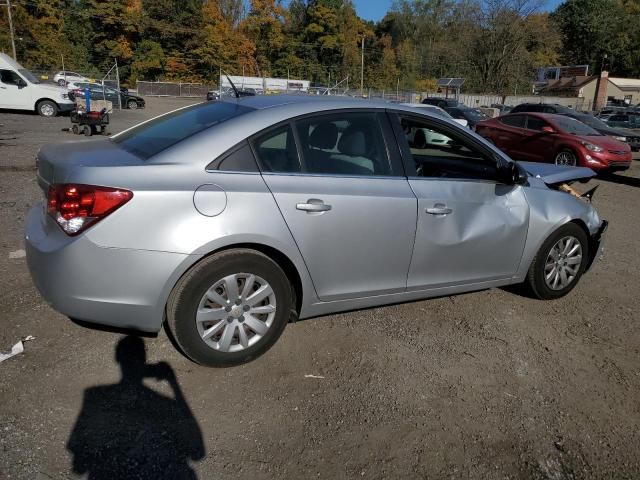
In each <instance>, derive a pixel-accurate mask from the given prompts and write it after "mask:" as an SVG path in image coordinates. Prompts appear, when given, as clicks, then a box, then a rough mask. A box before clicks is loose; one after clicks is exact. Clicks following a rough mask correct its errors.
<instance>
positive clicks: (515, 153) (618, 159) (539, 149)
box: [476, 113, 632, 171]
mask: <svg viewBox="0 0 640 480" xmlns="http://www.w3.org/2000/svg"><path fill="white" fill-rule="evenodd" d="M476 132H477V133H479V134H480V135H482V136H483V137H484V138H486V139H487V140H489V141H490V142H492V143H494V144H495V145H496V146H497V147H498V148H500V149H501V150H502V151H504V152H505V153H506V154H508V155H509V156H510V157H512V158H514V159H518V160H528V161H533V162H554V163H555V164H556V165H574V166H582V167H589V168H591V169H593V170H597V171H614V170H626V169H628V168H629V166H630V165H631V158H632V157H631V149H630V148H629V145H627V144H626V143H622V142H619V141H617V140H615V139H613V138H612V137H607V136H605V135H602V134H600V133H598V132H597V131H596V130H594V129H593V128H591V127H589V126H587V125H585V124H584V123H582V122H580V121H578V120H575V119H573V118H571V117H566V116H562V115H551V114H546V113H514V114H509V115H503V116H501V117H497V118H492V119H491V120H486V121H484V122H480V123H478V124H477V125H476Z"/></svg>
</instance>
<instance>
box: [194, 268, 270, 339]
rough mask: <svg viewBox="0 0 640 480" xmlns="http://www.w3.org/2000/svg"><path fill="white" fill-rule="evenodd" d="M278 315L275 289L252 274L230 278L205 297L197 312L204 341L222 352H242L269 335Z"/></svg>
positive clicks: (222, 280) (221, 282) (201, 336)
mask: <svg viewBox="0 0 640 480" xmlns="http://www.w3.org/2000/svg"><path fill="white" fill-rule="evenodd" d="M275 314H276V296H275V293H274V291H273V289H272V288H271V285H269V283H268V282H267V281H266V280H264V279H263V278H261V277H259V276H257V275H254V274H251V273H236V274H232V275H228V276H226V277H224V278H222V279H220V280H218V281H217V282H216V283H214V284H213V285H212V286H211V287H210V288H209V289H208V290H207V291H206V293H205V294H204V295H203V296H202V299H201V300H200V304H199V305H198V310H197V312H196V318H195V322H196V327H197V329H198V333H199V334H200V338H201V339H202V340H203V341H204V342H205V343H206V344H207V345H208V346H209V347H211V348H213V349H214V350H217V351H220V352H238V351H241V350H244V349H246V348H249V347H250V346H252V345H254V344H255V343H257V342H258V341H260V339H261V338H262V337H263V336H264V335H265V334H266V333H267V331H268V330H269V328H270V327H271V325H272V324H273V321H274V318H275Z"/></svg>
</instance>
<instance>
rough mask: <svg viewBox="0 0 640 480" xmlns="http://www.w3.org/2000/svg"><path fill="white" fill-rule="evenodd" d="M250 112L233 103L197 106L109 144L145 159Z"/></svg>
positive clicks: (124, 135)
mask: <svg viewBox="0 0 640 480" xmlns="http://www.w3.org/2000/svg"><path fill="white" fill-rule="evenodd" d="M251 111H253V109H252V108H249V107H245V106H243V105H238V104H237V103H232V102H216V103H211V102H208V103H199V104H197V105H193V106H191V107H187V108H182V109H180V110H176V111H175V112H171V113H168V114H166V115H162V116H161V117H157V118H154V119H153V120H150V121H148V122H146V123H143V124H140V125H138V126H137V127H133V128H132V129H130V130H127V131H125V132H123V133H122V134H120V135H117V136H115V137H113V139H112V141H113V142H115V143H117V144H118V145H120V146H121V147H122V148H124V149H125V150H127V151H129V152H131V153H133V154H134V155H137V156H139V157H140V158H143V159H145V160H146V159H148V158H150V157H152V156H154V155H156V154H157V153H159V152H161V151H163V150H165V149H167V148H169V147H171V146H172V145H175V144H176V143H178V142H181V141H182V140H185V139H187V138H189V137H190V136H192V135H195V134H196V133H200V132H202V131H203V130H206V129H207V128H210V127H212V126H214V125H216V124H218V123H221V122H224V121H226V120H229V119H231V118H233V117H237V116H238V115H242V114H244V113H247V112H251Z"/></svg>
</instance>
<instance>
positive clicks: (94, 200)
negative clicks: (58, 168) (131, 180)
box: [47, 184, 133, 235]
mask: <svg viewBox="0 0 640 480" xmlns="http://www.w3.org/2000/svg"><path fill="white" fill-rule="evenodd" d="M132 197H133V193H132V192H130V191H129V190H124V189H121V188H110V187H96V186H94V185H75V184H55V185H51V186H50V187H49V194H48V196H47V211H48V213H49V215H51V216H52V217H53V218H54V219H55V221H56V222H57V223H58V225H60V228H62V230H64V232H65V233H66V234H67V235H77V234H78V233H80V232H82V231H83V230H86V229H87V228H89V227H90V226H91V225H93V224H94V223H96V222H98V221H100V220H102V219H103V218H105V217H106V216H107V215H109V214H111V213H113V212H114V211H115V210H117V209H118V208H120V207H121V206H122V205H124V204H125V203H127V202H128V201H129V200H131V198H132Z"/></svg>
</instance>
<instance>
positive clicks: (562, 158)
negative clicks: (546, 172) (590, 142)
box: [555, 150, 578, 167]
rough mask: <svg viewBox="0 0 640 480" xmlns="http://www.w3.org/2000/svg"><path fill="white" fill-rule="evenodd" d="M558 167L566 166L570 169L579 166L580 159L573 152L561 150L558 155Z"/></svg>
mask: <svg viewBox="0 0 640 480" xmlns="http://www.w3.org/2000/svg"><path fill="white" fill-rule="evenodd" d="M555 161H556V165H566V166H570V167H575V166H576V165H578V159H577V157H576V154H575V153H573V152H572V151H571V150H560V151H559V152H558V153H557V154H556V159H555Z"/></svg>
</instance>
